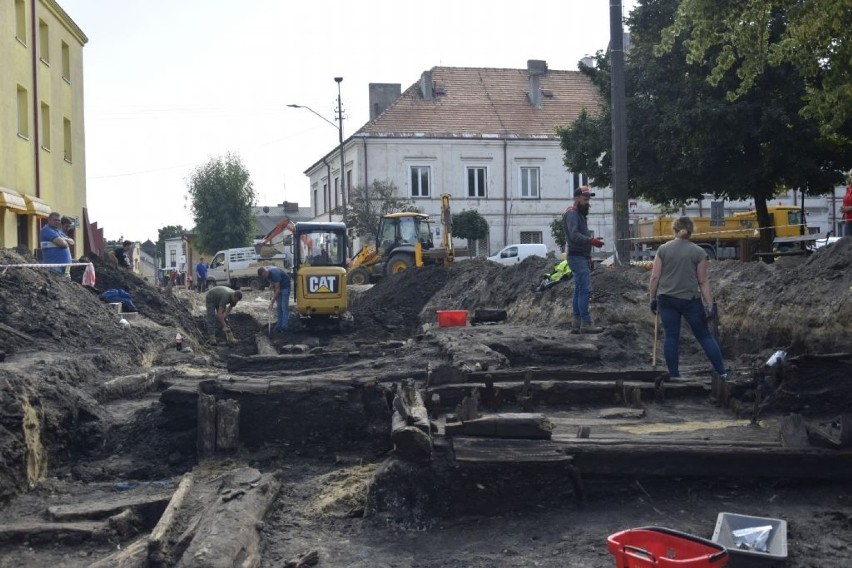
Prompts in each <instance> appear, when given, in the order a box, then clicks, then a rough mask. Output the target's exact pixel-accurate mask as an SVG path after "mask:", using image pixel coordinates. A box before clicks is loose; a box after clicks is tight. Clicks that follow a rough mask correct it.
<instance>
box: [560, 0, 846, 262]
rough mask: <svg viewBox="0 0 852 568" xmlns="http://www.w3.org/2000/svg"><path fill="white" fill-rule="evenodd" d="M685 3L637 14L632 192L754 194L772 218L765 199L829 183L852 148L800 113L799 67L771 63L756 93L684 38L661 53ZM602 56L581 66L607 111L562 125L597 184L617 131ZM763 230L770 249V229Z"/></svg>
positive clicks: (665, 198)
mask: <svg viewBox="0 0 852 568" xmlns="http://www.w3.org/2000/svg"><path fill="white" fill-rule="evenodd" d="M677 5H678V1H677V0H640V2H639V5H638V6H637V8H636V9H635V10H634V11H633V13H632V14H631V17H630V22H629V23H630V27H631V49H630V54H629V58H628V60H627V68H626V77H625V85H626V94H627V138H628V140H627V142H628V161H629V164H630V171H629V174H630V179H629V183H628V189H629V192H630V195H631V196H641V197H644V198H645V199H648V200H649V201H651V202H654V203H658V204H683V203H687V202H689V201H692V200H695V199H699V198H701V197H702V196H703V194H708V193H709V194H713V195H714V196H716V197H717V198H726V199H733V200H737V199H754V201H755V206H756V209H757V214H758V221H759V224H760V226H761V227H764V228H765V227H769V226H770V220H769V215H768V211H767V200H768V199H771V198H772V197H774V196H775V195H777V194H778V193H780V192H782V191H784V190H786V188H802V189H805V190H806V192H807V193H809V194H819V193H824V192H827V191H831V190H832V189H833V186H834V183H835V182H836V181H838V179H839V178H838V173H839V172H838V170H839V169H841V168H842V167H843V163H844V161H846V162H848V160H849V158H848V157H846V158H844V157H843V156H844V154H843V147H842V145H839V144H831V143H828V142H827V141H826V140H825V139H823V138H821V137H820V132H819V127H818V124H817V123H816V122H815V121H813V120H810V119H807V118H805V117H803V116H802V115H801V113H800V111H801V109H802V106H803V102H802V96H803V94H804V88H805V87H804V83H803V81H802V79H801V77H800V75H799V74H798V72H797V71H796V69H795V68H794V67H793V66H791V65H780V66H776V67H772V68H770V69H767V71H766V73H764V75H763V76H762V77H761V78H760V80H759V81H758V82H757V84H756V85H755V87H754V88H752V89H751V90H749V92H748V93H746V94H744V95H743V96H741V97H739V98H738V99H737V100H734V101H731V100H729V99H728V98H727V96H726V93H727V91H728V90H729V89H730V86H731V84H732V81H733V79H732V78H726V80H725V81H722V82H721V83H719V84H718V85H715V86H714V85H711V84H710V83H708V82H707V80H706V79H707V77H708V75H709V74H710V72H711V68H710V66H709V65H708V64H700V63H693V64H688V63H687V62H686V55H685V54H686V46H685V45H684V43H683V41H682V40H680V39H678V40H677V41H675V43H674V45H673V46H672V49H671V50H670V51H668V52H665V53H662V54H660V55H659V56H658V55H657V54H656V53H655V47H656V45H657V43H658V42H659V40H660V34H661V33H662V31H663V30H664V29H666V27H667V26H669V25H671V23H672V21H673V18H674V14H675V10H676V8H677ZM596 59H597V65H596V66H595V67H591V68H590V67H582V68H581V70H582V71H583V72H584V73H587V74H589V75H590V76H591V77H592V79H593V81H594V82H595V84H596V85H598V87H599V88H601V91H602V92H601V94H602V99H603V101H604V102H603V104H604V109H603V111H602V113H601V115H600V119H599V120H596V121H592V120H590V119H586V121H585V122H583V121H577V122H575V123H573V124H572V125H571V126H569V127H568V128H564V129H561V130H560V135H561V137H562V146H563V148H564V149H565V151H566V156H565V163H566V165H567V166H568V167H569V168H570V169H571V170H573V171H584V173H590V175H591V174H592V173H596V174H597V177H595V176H592V177H594V181H595V185H607V184H608V183H609V179H610V178H609V177H608V175H607V174H608V173H609V171H610V167H609V164H610V158H609V155H610V152H611V143H610V140H611V133H610V125H609V108H608V101H609V98H608V96H607V94H608V93H606V92H605V89H606V88H607V85H608V80H607V79H606V77H602V76H601V74H605V75H608V62H607V61H606V56H604V55H602V54H598V56H597V58H596ZM581 118H582V117H581ZM595 127H596V128H597V131H595ZM593 156H597V157H598V158H597V159H596V160H595V162H596V163H597V162H600V166H599V168H598V169H597V170H595V169H594V167H593V166H592V165H590V160H591V157H593ZM762 235H763V246H764V250H767V249H768V246H769V242H770V241H771V236H770V233H769V232H768V231H764V232H763V233H762Z"/></svg>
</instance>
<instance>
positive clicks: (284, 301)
mask: <svg viewBox="0 0 852 568" xmlns="http://www.w3.org/2000/svg"><path fill="white" fill-rule="evenodd" d="M257 275H258V276H259V277H261V278H264V279H266V280H267V281H268V282H269V283H270V284H272V290H273V293H272V306H273V307H275V304H276V302H277V303H278V323H277V324H276V326H275V329H276V330H278V331H279V332H284V331H287V320H289V319H290V276H289V275H288V274H287V273H286V272H284V270H283V269H281V268H278V267H277V266H261V267H260V268H258V269H257Z"/></svg>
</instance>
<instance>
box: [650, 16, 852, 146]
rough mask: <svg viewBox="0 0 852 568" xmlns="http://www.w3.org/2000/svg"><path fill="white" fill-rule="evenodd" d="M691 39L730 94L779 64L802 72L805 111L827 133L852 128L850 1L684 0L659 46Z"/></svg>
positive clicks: (699, 58) (689, 57)
mask: <svg viewBox="0 0 852 568" xmlns="http://www.w3.org/2000/svg"><path fill="white" fill-rule="evenodd" d="M679 41H683V42H684V44H685V45H686V46H687V49H686V51H685V53H684V55H685V58H686V61H688V62H690V63H705V62H706V63H707V64H708V65H709V71H710V72H709V73H708V74H707V77H706V79H707V81H709V82H710V84H712V85H721V84H723V83H725V82H726V79H728V78H729V77H730V76H731V75H736V80H734V81H732V82H730V83H728V85H727V86H726V95H727V97H728V99H729V100H735V99H737V98H739V97H741V96H743V95H744V94H746V93H747V92H748V91H749V90H751V89H754V88H759V86H760V82H761V80H762V78H763V77H764V75H765V74H766V73H768V72H769V71H770V69H771V68H773V67H781V66H785V65H791V66H793V67H795V69H796V70H797V71H798V73H799V75H800V76H801V77H802V80H803V83H804V85H805V90H804V92H802V97H803V100H804V102H805V105H804V106H803V108H802V109H801V110H802V113H803V114H804V115H806V116H808V117H810V118H812V119H815V120H816V121H817V122H818V123H819V125H820V127H821V129H822V132H823V134H826V135H828V136H829V137H833V136H838V135H839V136H841V137H845V138H847V139H848V138H849V137H850V135H851V134H852V132H851V131H850V128H852V80H850V77H852V9H850V4H849V0H735V1H727V2H719V1H718V0H682V2H680V5H679V6H678V8H677V12H676V14H675V17H674V20H673V22H671V24H670V25H668V26H667V27H666V28H665V29H663V31H662V34H661V38H660V42H659V44H658V46H657V52H658V53H663V52H668V51H671V50H673V49H675V48H676V46H677V44H678V42H679Z"/></svg>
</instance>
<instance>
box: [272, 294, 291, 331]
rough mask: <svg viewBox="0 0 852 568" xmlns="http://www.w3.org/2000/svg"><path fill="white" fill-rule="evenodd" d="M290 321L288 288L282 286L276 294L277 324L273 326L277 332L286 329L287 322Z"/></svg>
mask: <svg viewBox="0 0 852 568" xmlns="http://www.w3.org/2000/svg"><path fill="white" fill-rule="evenodd" d="M289 319H290V287H289V286H286V287H285V286H282V287H281V291H280V292H278V324H277V325H276V326H275V327H276V329H278V330H279V331H285V330H286V329H287V321H288V320H289Z"/></svg>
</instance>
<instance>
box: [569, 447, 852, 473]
mask: <svg viewBox="0 0 852 568" xmlns="http://www.w3.org/2000/svg"><path fill="white" fill-rule="evenodd" d="M594 442H595V441H594V440H577V439H571V440H568V441H565V442H561V443H559V446H560V447H562V449H563V451H564V452H565V453H566V454H568V455H571V456H572V457H573V458H574V465H575V466H576V467H578V468H579V469H580V471H581V472H582V473H583V475H584V476H588V475H615V476H625V475H649V476H684V477H690V476H694V477H713V476H727V477H763V478H803V479H852V451H848V450H822V449H813V448H811V449H793V448H781V447H777V446H776V447H774V448H773V447H762V448H758V447H743V446H740V445H738V444H737V445H712V446H711V445H706V446H704V445H698V444H683V445H674V444H654V445H643V444H623V445H613V444H596V443H594Z"/></svg>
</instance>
